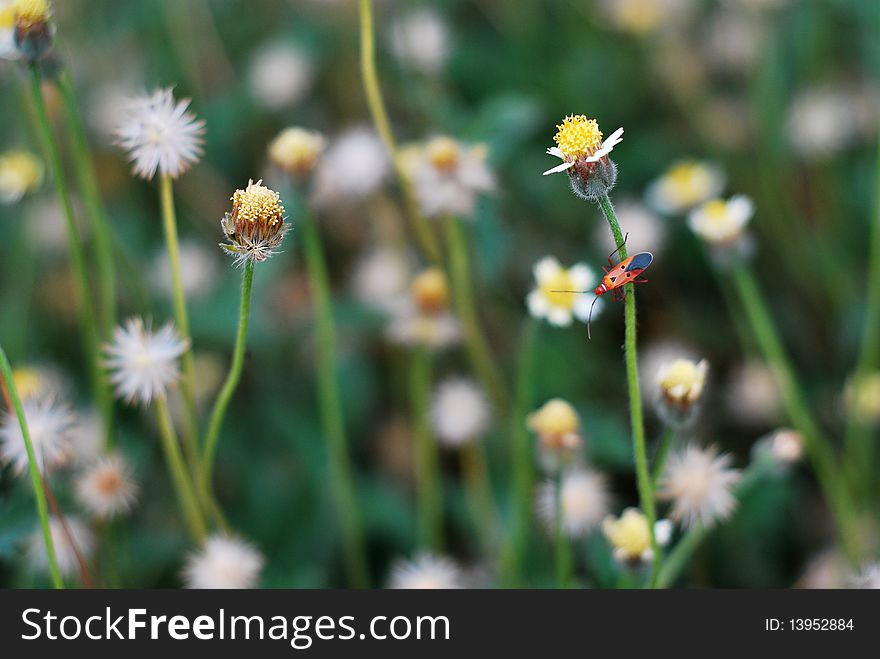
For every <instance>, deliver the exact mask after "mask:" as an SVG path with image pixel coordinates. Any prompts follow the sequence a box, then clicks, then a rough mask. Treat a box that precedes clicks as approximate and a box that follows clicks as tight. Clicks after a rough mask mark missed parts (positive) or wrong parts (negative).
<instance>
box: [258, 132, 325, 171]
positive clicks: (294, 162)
mask: <svg viewBox="0 0 880 659" xmlns="http://www.w3.org/2000/svg"><path fill="white" fill-rule="evenodd" d="M324 146H325V140H324V137H323V136H322V135H321V134H320V133H316V132H313V131H309V130H304V129H302V128H296V127H293V128H285V129H284V130H283V131H281V132H280V133H279V134H278V136H277V137H276V138H275V139H274V140H272V142H271V143H270V144H269V159H270V160H271V161H272V163H273V164H275V165H277V166H278V167H280V168H281V169H283V170H284V171H285V172H287V173H289V174H296V175H300V176H301V175H303V174H306V173H308V172H309V171H310V170H311V169H312V167H314V165H315V162H316V161H317V159H318V156H319V155H320V154H321V152H322V151H323V150H324Z"/></svg>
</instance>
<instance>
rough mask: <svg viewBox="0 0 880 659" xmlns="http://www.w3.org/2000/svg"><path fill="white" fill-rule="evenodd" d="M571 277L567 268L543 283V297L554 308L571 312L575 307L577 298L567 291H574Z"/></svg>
mask: <svg viewBox="0 0 880 659" xmlns="http://www.w3.org/2000/svg"><path fill="white" fill-rule="evenodd" d="M573 290H574V284H573V283H572V279H571V275H569V274H568V270H566V269H565V268H559V270H558V271H557V272H556V273H555V274H554V275H553V276H552V277H548V278H547V279H545V280H544V281H542V282H541V295H543V296H544V297H545V298H547V300H548V301H549V302H550V304H552V305H553V306H554V307H562V308H564V309H569V310H571V309H572V308H573V307H574V303H575V300H576V299H577V296H576V295H575V294H574V293H568V292H565V291H573Z"/></svg>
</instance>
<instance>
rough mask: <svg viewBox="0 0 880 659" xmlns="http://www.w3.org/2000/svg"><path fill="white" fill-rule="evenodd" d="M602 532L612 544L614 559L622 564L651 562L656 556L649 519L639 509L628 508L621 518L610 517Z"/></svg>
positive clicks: (605, 522) (603, 525) (607, 518)
mask: <svg viewBox="0 0 880 659" xmlns="http://www.w3.org/2000/svg"><path fill="white" fill-rule="evenodd" d="M602 531H603V532H604V533H605V537H606V538H608V542H610V543H611V547H612V548H613V550H614V558H615V559H617V560H618V561H620V562H621V563H634V562H639V561H649V560H651V558H652V556H653V555H654V552H653V551H652V550H651V531H650V528H649V527H648V518H647V517H645V515H644V513H642V511H641V510H639V509H638V508H627V509H626V510H624V511H623V514H622V515H621V516H620V517H614V516H613V515H608V516H607V517H606V518H605V519H604V521H603V522H602Z"/></svg>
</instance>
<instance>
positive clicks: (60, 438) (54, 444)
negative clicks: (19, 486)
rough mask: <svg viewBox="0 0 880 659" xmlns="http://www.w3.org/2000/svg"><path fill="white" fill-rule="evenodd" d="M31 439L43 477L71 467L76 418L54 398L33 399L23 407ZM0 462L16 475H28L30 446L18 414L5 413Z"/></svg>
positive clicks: (37, 397)
mask: <svg viewBox="0 0 880 659" xmlns="http://www.w3.org/2000/svg"><path fill="white" fill-rule="evenodd" d="M21 405H22V409H23V410H24V418H25V421H26V422H27V428H28V435H29V436H30V439H31V445H32V446H33V448H34V454H35V457H36V459H37V468H38V469H39V470H40V472H42V473H46V472H49V471H53V470H55V469H58V468H60V467H63V466H65V465H66V464H68V463H69V462H70V460H71V458H72V457H73V446H72V444H71V435H72V432H73V428H74V424H75V420H76V419H75V417H74V415H73V412H71V410H70V408H69V407H67V405H65V404H63V403H60V402H59V401H58V400H57V399H56V398H55V396H52V395H46V396H32V397H30V398H26V399H25V400H23V401H22V403H21ZM0 461H2V463H3V464H8V465H10V466H11V467H12V470H13V471H14V472H15V473H16V474H17V475H19V476H20V475H22V474H25V473H26V472H27V471H28V464H29V459H28V453H27V446H26V445H25V443H24V434H23V433H22V431H21V426H20V425H19V423H18V417H17V416H16V415H15V414H9V413H4V415H3V419H2V425H0Z"/></svg>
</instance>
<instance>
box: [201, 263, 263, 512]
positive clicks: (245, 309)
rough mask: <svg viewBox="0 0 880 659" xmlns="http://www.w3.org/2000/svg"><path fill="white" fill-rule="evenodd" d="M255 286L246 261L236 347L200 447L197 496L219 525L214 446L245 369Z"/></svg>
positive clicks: (215, 449)
mask: <svg viewBox="0 0 880 659" xmlns="http://www.w3.org/2000/svg"><path fill="white" fill-rule="evenodd" d="M253 283H254V262H253V261H246V262H245V265H244V272H243V273H242V277H241V302H240V303H239V307H238V329H237V330H236V334H235V347H234V348H233V350H232V363H231V364H230V365H229V373H227V375H226V380H225V382H223V387H222V388H221V389H220V393H219V394H217V400H215V401H214V407H213V408H212V409H211V416H210V419H209V421H208V430H207V431H206V433H205V441H204V442H203V445H202V460H201V473H200V478H199V479H198V481H199V496H200V498H201V500H202V503H203V504H205V505H207V506H208V508H209V510H210V512H211V514H212V516H213V517H214V519H215V521H217V523H218V524H220V525H221V526H226V522H225V521H224V519H223V515H222V513H221V511H220V507H219V506H218V505H217V503H216V501H215V499H214V495H213V486H212V480H213V476H214V459H215V455H216V453H217V444H218V442H219V441H220V428H221V427H222V426H223V418H224V417H225V415H226V408H227V407H229V401H230V400H232V395H233V394H234V393H235V390H236V388H237V387H238V382H239V380H241V371H242V368H243V366H244V353H245V348H246V346H247V331H248V321H249V319H250V310H251V289H252V288H253Z"/></svg>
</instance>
